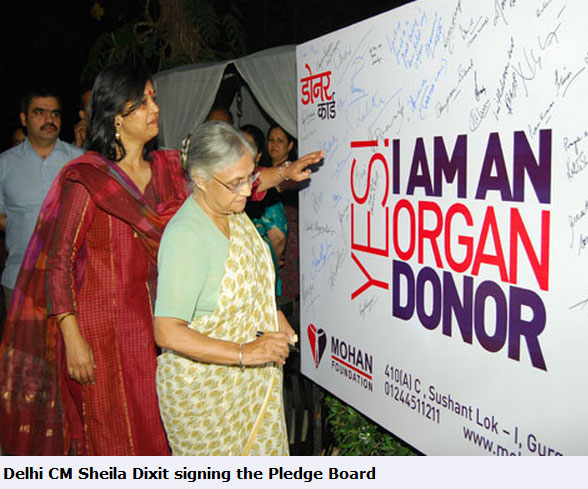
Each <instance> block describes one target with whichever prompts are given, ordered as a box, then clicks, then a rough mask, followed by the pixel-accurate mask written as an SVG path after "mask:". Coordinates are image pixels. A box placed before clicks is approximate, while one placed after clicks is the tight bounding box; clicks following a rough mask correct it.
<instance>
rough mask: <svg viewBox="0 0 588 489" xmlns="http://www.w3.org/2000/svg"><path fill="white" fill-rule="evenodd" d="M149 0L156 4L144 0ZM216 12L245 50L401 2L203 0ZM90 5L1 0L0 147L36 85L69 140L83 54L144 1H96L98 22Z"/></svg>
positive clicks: (303, 37)
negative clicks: (49, 96) (50, 96)
mask: <svg viewBox="0 0 588 489" xmlns="http://www.w3.org/2000/svg"><path fill="white" fill-rule="evenodd" d="M151 2H152V3H153V2H156V0H151ZM211 2H212V3H213V4H214V6H215V9H216V10H217V11H222V9H225V8H226V9H228V8H233V9H234V8H237V9H238V11H239V12H240V14H241V15H240V20H241V21H242V23H243V26H244V28H245V32H246V51H247V53H252V52H255V51H259V50H262V49H266V48H269V47H273V46H278V45H281V44H298V43H302V42H305V41H308V40H310V39H314V38H316V37H319V36H321V35H324V34H327V33H329V32H332V31H334V30H337V29H340V28H342V27H346V26H348V25H351V24H353V23H356V22H358V21H360V20H363V19H366V18H369V17H372V16H374V15H377V14H379V13H382V12H386V11H388V10H390V9H392V8H394V7H397V6H399V5H402V4H405V3H409V0H387V1H383V0H365V1H363V2H361V1H350V0H331V1H320V0H257V1H247V0H233V1H232V2H231V1H229V0H211ZM94 3H96V2H95V0H72V1H59V0H53V1H51V0H47V1H45V2H39V1H33V0H12V1H9V0H7V1H6V2H5V3H4V4H3V7H4V8H3V14H2V15H1V16H0V60H1V63H2V66H1V70H2V77H1V78H0V100H1V103H0V124H1V125H0V128H1V133H0V150H4V149H6V148H7V147H8V144H9V137H10V134H11V133H12V131H13V130H14V129H15V128H16V127H17V126H18V124H19V119H18V115H19V112H20V109H19V101H20V98H21V96H22V95H23V94H25V93H27V92H28V91H29V90H30V89H31V88H33V87H37V86H50V87H52V88H55V89H56V90H57V92H58V93H60V94H61V95H62V99H63V107H62V108H63V122H62V126H63V127H62V130H61V136H60V137H61V139H63V140H64V141H68V142H71V141H72V140H73V132H72V128H73V125H74V124H75V123H76V122H77V117H78V116H77V111H78V108H79V105H80V101H79V99H80V94H81V93H82V92H83V91H84V90H86V89H88V88H90V86H89V85H87V84H86V85H82V82H81V74H82V71H83V68H84V66H85V64H86V62H87V59H88V50H89V48H90V46H91V45H92V43H93V42H94V40H95V39H96V38H97V37H98V36H99V35H100V34H101V33H103V32H107V31H111V30H114V29H115V28H117V27H118V26H120V25H122V24H125V23H127V22H131V21H133V20H136V19H138V18H139V17H140V16H141V13H142V11H143V8H144V4H145V1H144V0H101V1H99V2H98V3H99V4H100V6H101V7H102V8H103V9H104V17H102V19H101V20H100V21H98V20H96V19H95V18H94V17H93V16H92V15H91V9H92V5H93V4H94Z"/></svg>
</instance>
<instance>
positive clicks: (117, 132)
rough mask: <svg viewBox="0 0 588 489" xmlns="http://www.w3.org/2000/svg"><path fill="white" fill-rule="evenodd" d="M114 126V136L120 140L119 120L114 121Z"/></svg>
mask: <svg viewBox="0 0 588 489" xmlns="http://www.w3.org/2000/svg"><path fill="white" fill-rule="evenodd" d="M114 127H115V129H114V137H115V139H116V140H117V141H120V122H115V123H114Z"/></svg>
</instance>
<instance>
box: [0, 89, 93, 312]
mask: <svg viewBox="0 0 588 489" xmlns="http://www.w3.org/2000/svg"><path fill="white" fill-rule="evenodd" d="M20 120H21V123H22V125H23V126H24V127H26V130H27V138H26V140H25V141H24V143H22V144H19V145H18V146H15V147H13V148H11V149H9V150H7V151H5V152H4V153H2V154H0V230H5V231H6V249H7V251H8V258H7V260H6V265H5V267H4V271H3V273H2V280H1V283H2V288H3V289H4V300H5V302H6V308H7V309H8V305H9V304H10V298H11V296H12V291H13V289H14V286H15V283H16V277H17V275H18V271H19V269H20V266H21V264H22V261H23V258H24V254H25V251H26V248H27V245H28V242H29V239H30V237H31V235H32V233H33V230H34V228H35V223H36V222H37V217H38V215H39V210H40V208H41V204H42V203H43V200H44V199H45V195H46V194H47V192H48V190H49V187H50V186H51V183H52V182H53V180H54V179H55V177H56V176H57V174H58V173H59V171H60V170H61V168H62V167H63V165H65V164H66V163H67V162H68V161H70V160H72V159H74V158H76V157H78V156H80V155H81V154H82V153H83V151H82V150H81V149H79V148H76V147H75V146H73V145H71V144H67V143H64V142H63V141H61V140H60V139H59V132H60V131H61V101H60V99H59V97H58V96H57V95H56V94H55V93H54V92H52V91H49V90H37V91H34V92H32V93H30V94H28V95H27V96H26V97H24V98H23V99H22V101H21V113H20Z"/></svg>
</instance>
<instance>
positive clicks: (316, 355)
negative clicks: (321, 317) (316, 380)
mask: <svg viewBox="0 0 588 489" xmlns="http://www.w3.org/2000/svg"><path fill="white" fill-rule="evenodd" d="M306 333H307V334H308V341H309V342H310V351H312V358H313V360H314V367H315V368H318V366H319V363H321V359H322V358H323V353H325V348H326V346H327V333H325V331H324V330H323V329H322V328H319V329H318V330H317V329H316V327H315V325H314V324H312V323H311V324H309V325H308V328H306Z"/></svg>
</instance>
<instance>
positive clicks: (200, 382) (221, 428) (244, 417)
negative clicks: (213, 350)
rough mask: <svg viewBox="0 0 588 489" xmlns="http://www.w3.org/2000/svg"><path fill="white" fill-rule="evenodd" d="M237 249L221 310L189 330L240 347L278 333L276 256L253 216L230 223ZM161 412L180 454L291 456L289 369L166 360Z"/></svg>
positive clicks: (160, 381)
mask: <svg viewBox="0 0 588 489" xmlns="http://www.w3.org/2000/svg"><path fill="white" fill-rule="evenodd" d="M229 224H230V232H231V238H230V249H229V255H228V258H227V262H226V265H225V271H224V276H223V279H222V285H221V290H220V296H219V300H218V304H217V307H216V309H215V311H214V312H213V313H212V314H209V315H206V316H203V317H200V318H198V319H195V320H194V321H193V322H192V323H191V324H190V325H189V327H190V328H192V329H194V330H196V331H198V332H199V333H202V334H205V335H208V336H211V337H214V338H218V339H223V340H228V341H234V342H237V343H247V342H250V341H253V340H254V339H255V338H256V334H257V332H258V331H277V329H278V323H277V315H276V304H275V297H274V277H275V273H274V270H273V263H272V258H271V254H270V251H269V249H268V247H267V245H266V244H265V243H264V242H263V240H262V239H261V237H260V236H259V233H258V232H257V230H256V229H255V226H254V225H253V223H252V222H251V221H250V220H249V218H248V217H247V215H246V214H245V213H239V214H233V215H231V216H229ZM157 390H158V394H159V406H160V410H161V417H162V419H163V422H164V425H165V428H166V432H167V436H168V440H169V443H170V446H171V448H172V452H173V454H174V455H288V439H287V434H286V425H285V421H284V407H283V400H282V399H283V398H282V369H281V368H279V367H276V366H275V365H274V364H267V365H265V366H263V367H253V368H244V369H241V368H239V367H238V366H225V365H214V364H207V363H201V362H197V361H193V360H190V359H188V358H185V357H183V356H181V355H179V354H177V353H175V352H172V351H167V350H166V351H164V353H163V354H162V355H161V356H160V357H159V359H158V368H157Z"/></svg>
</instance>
